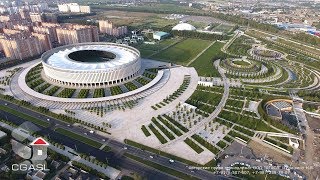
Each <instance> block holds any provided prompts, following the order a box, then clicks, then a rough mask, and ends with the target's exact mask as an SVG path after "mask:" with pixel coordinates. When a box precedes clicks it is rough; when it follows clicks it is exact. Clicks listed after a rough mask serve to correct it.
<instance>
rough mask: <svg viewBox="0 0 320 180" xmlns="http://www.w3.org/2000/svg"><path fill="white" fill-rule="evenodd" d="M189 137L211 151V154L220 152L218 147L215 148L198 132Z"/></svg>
mask: <svg viewBox="0 0 320 180" xmlns="http://www.w3.org/2000/svg"><path fill="white" fill-rule="evenodd" d="M191 137H192V139H194V140H196V141H197V142H198V143H199V144H201V145H202V146H203V147H205V148H207V149H208V150H209V151H211V152H212V153H213V154H215V155H217V154H218V153H219V152H220V150H219V149H218V148H216V147H215V146H213V145H212V144H211V143H209V142H208V141H206V140H205V139H203V138H202V137H200V136H199V135H198V134H194V135H192V136H191Z"/></svg>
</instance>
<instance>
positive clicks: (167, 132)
mask: <svg viewBox="0 0 320 180" xmlns="http://www.w3.org/2000/svg"><path fill="white" fill-rule="evenodd" d="M151 121H152V122H153V123H154V124H155V125H156V126H157V127H158V128H159V129H160V130H161V131H162V132H163V133H164V134H165V135H166V136H167V137H168V138H169V139H170V140H174V139H175V137H174V135H173V134H172V133H171V132H170V131H168V130H167V129H166V128H165V127H163V126H162V125H161V124H160V123H159V122H158V121H157V120H156V118H154V117H153V118H152V119H151Z"/></svg>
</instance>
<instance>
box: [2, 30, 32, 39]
mask: <svg viewBox="0 0 320 180" xmlns="http://www.w3.org/2000/svg"><path fill="white" fill-rule="evenodd" d="M2 31H3V34H5V35H9V36H14V37H16V38H22V37H27V36H30V35H31V32H30V31H21V30H18V29H6V28H3V29H2Z"/></svg>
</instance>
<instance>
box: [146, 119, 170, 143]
mask: <svg viewBox="0 0 320 180" xmlns="http://www.w3.org/2000/svg"><path fill="white" fill-rule="evenodd" d="M148 127H149V129H150V130H151V131H152V132H153V134H154V135H155V136H156V137H157V138H158V140H159V141H160V142H161V144H165V143H167V142H168V141H167V140H166V139H165V138H164V137H163V136H162V135H161V134H160V133H159V131H158V130H157V129H156V128H155V127H154V126H153V125H152V124H149V126H148Z"/></svg>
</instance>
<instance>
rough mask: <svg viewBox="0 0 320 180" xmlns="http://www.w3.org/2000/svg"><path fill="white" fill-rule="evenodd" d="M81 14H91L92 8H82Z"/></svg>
mask: <svg viewBox="0 0 320 180" xmlns="http://www.w3.org/2000/svg"><path fill="white" fill-rule="evenodd" d="M80 12H82V13H91V8H90V6H80Z"/></svg>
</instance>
